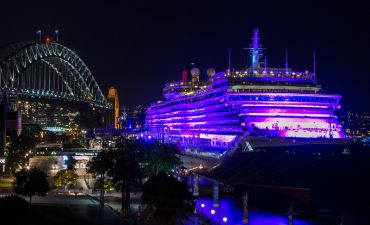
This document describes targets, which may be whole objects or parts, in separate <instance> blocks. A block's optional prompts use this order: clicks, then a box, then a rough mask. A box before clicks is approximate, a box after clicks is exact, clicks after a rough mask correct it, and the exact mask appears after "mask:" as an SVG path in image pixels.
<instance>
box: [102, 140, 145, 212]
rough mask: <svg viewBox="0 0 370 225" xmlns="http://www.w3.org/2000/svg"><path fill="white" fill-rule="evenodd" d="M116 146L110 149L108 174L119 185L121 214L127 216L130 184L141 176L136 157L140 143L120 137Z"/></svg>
mask: <svg viewBox="0 0 370 225" xmlns="http://www.w3.org/2000/svg"><path fill="white" fill-rule="evenodd" d="M116 146H117V148H118V149H117V150H114V151H110V154H111V155H112V156H111V157H112V159H113V160H112V164H111V168H109V169H108V175H109V176H110V177H112V178H113V181H114V182H115V183H116V184H119V185H120V187H121V188H120V189H121V194H122V202H121V204H122V215H123V216H124V217H128V216H129V214H130V191H131V186H132V185H133V184H134V183H135V182H137V181H138V180H139V179H140V178H142V177H143V176H142V173H141V170H140V166H139V163H138V158H137V156H138V152H139V151H140V149H139V148H140V145H139V144H138V141H137V140H132V139H122V140H120V141H119V142H118V143H117V145H116Z"/></svg>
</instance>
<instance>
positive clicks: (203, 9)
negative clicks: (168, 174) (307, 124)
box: [0, 0, 370, 112]
mask: <svg viewBox="0 0 370 225" xmlns="http://www.w3.org/2000/svg"><path fill="white" fill-rule="evenodd" d="M254 2H257V3H251V1H247V0H244V1H232V0H228V1H222V0H220V1H216V0H214V1H206V0H203V1H201V0H198V1H191V0H188V1H170V2H161V1H150V2H149V1H148V2H146V1H138V0H136V1H123V0H116V1H109V0H104V1H98V2H96V3H93V1H82V0H74V1H69V0H60V1H53V0H49V1H16V0H12V1H9V0H5V1H1V3H0V43H1V44H5V43H8V42H14V41H23V40H37V36H36V34H35V32H36V31H37V30H39V29H42V30H43V32H44V33H49V34H52V33H53V31H54V29H56V28H57V29H59V31H60V42H61V44H64V45H66V46H67V47H69V48H71V49H73V50H76V52H77V54H78V55H79V56H80V57H81V58H82V59H83V60H84V61H85V63H86V64H87V65H88V66H89V68H90V69H91V71H92V72H93V74H94V76H95V78H96V80H97V81H98V83H99V85H100V87H101V89H102V90H103V92H105V93H106V92H107V89H108V87H109V86H111V85H114V86H116V87H117V88H118V90H119V95H120V102H121V104H128V105H130V104H145V105H146V104H149V103H150V102H153V101H156V100H158V99H159V98H161V95H162V87H163V85H164V84H165V82H168V81H176V80H180V79H181V70H183V69H184V68H185V66H186V63H187V62H189V61H191V62H195V63H196V64H197V65H198V66H199V68H200V69H201V72H202V75H201V76H203V79H205V71H206V69H207V68H209V67H214V68H216V70H217V71H220V70H224V69H225V68H226V67H227V57H228V56H227V54H228V48H231V51H232V66H233V67H234V68H243V65H244V64H245V62H246V56H247V55H246V52H244V51H243V50H242V48H243V47H247V46H248V45H249V43H250V42H251V35H252V32H253V28H254V27H258V28H259V29H260V35H261V41H262V44H263V46H264V47H266V48H267V51H266V52H265V55H266V56H267V58H268V64H269V66H274V67H283V65H284V60H285V56H284V54H285V49H288V51H289V66H290V67H292V68H295V69H297V70H306V69H308V70H312V64H313V60H312V58H313V57H312V55H313V49H316V51H317V54H316V55H317V57H316V58H317V75H318V78H319V82H320V83H321V84H322V85H323V87H324V91H325V92H326V93H329V94H342V95H343V99H342V106H343V108H345V109H348V108H350V109H353V110H358V111H368V112H370V104H369V102H370V88H369V86H370V85H369V84H370V83H369V81H370V68H369V64H370V25H369V21H370V10H369V8H368V7H366V6H365V5H355V4H351V5H348V4H346V3H345V2H341V1H336V2H335V3H331V4H323V3H322V2H323V1H307V2H306V1H283V2H284V3H281V2H282V1H277V0H276V1H254Z"/></svg>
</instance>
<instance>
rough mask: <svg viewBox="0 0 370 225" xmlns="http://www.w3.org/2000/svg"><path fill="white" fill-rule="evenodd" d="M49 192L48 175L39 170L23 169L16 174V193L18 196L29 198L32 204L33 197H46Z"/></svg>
mask: <svg viewBox="0 0 370 225" xmlns="http://www.w3.org/2000/svg"><path fill="white" fill-rule="evenodd" d="M48 191H49V182H48V180H47V178H46V174H45V173H44V172H42V171H40V170H39V169H37V168H32V169H30V170H26V169H22V170H21V171H19V172H17V173H15V181H14V192H15V193H16V194H17V195H23V196H28V197H29V200H30V204H31V202H32V196H33V195H36V194H37V195H39V196H45V195H46V193H47V192H48Z"/></svg>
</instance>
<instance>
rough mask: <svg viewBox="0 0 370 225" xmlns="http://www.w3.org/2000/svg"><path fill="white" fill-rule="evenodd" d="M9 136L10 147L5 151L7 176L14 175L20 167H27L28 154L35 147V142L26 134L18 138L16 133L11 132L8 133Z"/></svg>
mask: <svg viewBox="0 0 370 225" xmlns="http://www.w3.org/2000/svg"><path fill="white" fill-rule="evenodd" d="M8 136H9V145H7V148H6V149H5V158H6V161H5V162H6V166H5V169H6V173H7V174H11V175H13V174H15V171H16V170H17V169H18V168H19V167H20V166H21V167H25V166H26V164H27V162H28V159H29V156H27V155H26V154H27V153H28V152H29V151H30V150H31V149H33V148H34V147H35V140H34V138H33V137H32V136H29V135H27V133H26V132H22V133H21V135H19V136H18V135H17V133H16V132H14V131H11V132H8Z"/></svg>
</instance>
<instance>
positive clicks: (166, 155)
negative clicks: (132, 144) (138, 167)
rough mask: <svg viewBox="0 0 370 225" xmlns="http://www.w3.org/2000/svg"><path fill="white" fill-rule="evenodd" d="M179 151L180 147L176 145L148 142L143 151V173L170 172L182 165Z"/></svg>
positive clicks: (148, 174)
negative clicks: (178, 154) (178, 155)
mask: <svg viewBox="0 0 370 225" xmlns="http://www.w3.org/2000/svg"><path fill="white" fill-rule="evenodd" d="M177 153H179V152H178V149H177V148H176V146H174V145H163V144H162V145H161V144H159V143H158V142H152V143H149V144H146V145H145V150H144V151H142V154H143V156H142V161H143V165H144V166H143V168H142V170H143V173H144V174H145V175H147V176H150V175H152V174H158V173H159V172H165V173H167V174H170V173H171V170H172V169H173V168H174V167H176V166H179V165H181V160H180V159H179V158H178V157H177V156H176V154H177Z"/></svg>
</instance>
